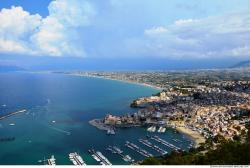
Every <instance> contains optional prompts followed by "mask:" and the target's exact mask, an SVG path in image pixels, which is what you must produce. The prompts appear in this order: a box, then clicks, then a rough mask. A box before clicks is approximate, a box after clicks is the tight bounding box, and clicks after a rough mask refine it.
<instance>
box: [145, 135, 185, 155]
mask: <svg viewBox="0 0 250 168" xmlns="http://www.w3.org/2000/svg"><path fill="white" fill-rule="evenodd" d="M150 138H151V139H153V140H155V141H157V142H159V143H161V144H162V145H165V146H167V147H169V148H171V149H173V150H176V151H178V150H181V148H179V147H177V146H175V145H173V144H171V143H169V142H167V141H165V140H163V139H161V138H160V137H158V136H156V135H155V136H151V137H150Z"/></svg>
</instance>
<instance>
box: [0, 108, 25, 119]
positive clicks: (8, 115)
mask: <svg viewBox="0 0 250 168" xmlns="http://www.w3.org/2000/svg"><path fill="white" fill-rule="evenodd" d="M26 111H27V110H26V109H23V110H19V111H16V112H12V113H9V114H7V115H4V116H2V117H0V120H3V119H5V118H8V117H11V116H13V115H16V114H20V113H24V112H26Z"/></svg>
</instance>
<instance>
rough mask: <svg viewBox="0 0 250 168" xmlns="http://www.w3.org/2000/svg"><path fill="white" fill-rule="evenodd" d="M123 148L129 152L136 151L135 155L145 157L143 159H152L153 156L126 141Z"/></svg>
mask: <svg viewBox="0 0 250 168" xmlns="http://www.w3.org/2000/svg"><path fill="white" fill-rule="evenodd" d="M125 146H126V147H128V148H129V149H131V150H134V151H136V152H137V153H139V154H141V155H142V156H145V157H152V156H153V155H152V154H151V153H149V152H147V151H146V150H144V149H142V148H140V147H138V146H137V145H135V144H133V143H131V142H129V141H126V143H125Z"/></svg>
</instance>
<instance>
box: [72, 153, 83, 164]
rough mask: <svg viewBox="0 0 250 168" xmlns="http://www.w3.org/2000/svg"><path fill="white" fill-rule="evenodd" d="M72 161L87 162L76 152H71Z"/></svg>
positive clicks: (74, 162)
mask: <svg viewBox="0 0 250 168" xmlns="http://www.w3.org/2000/svg"><path fill="white" fill-rule="evenodd" d="M69 159H70V161H72V162H73V164H74V165H86V163H85V162H84V161H83V159H82V157H81V156H80V155H79V154H78V153H76V152H74V153H70V154H69Z"/></svg>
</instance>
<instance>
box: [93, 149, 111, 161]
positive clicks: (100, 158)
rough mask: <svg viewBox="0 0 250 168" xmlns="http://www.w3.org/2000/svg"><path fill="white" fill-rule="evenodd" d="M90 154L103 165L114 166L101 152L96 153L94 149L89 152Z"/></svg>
mask: <svg viewBox="0 0 250 168" xmlns="http://www.w3.org/2000/svg"><path fill="white" fill-rule="evenodd" d="M89 153H90V154H92V157H93V158H94V159H95V160H96V161H97V162H99V163H100V164H101V165H112V163H111V162H110V161H109V160H108V159H107V158H106V157H105V156H104V155H103V154H102V153H101V152H99V151H97V152H96V151H95V150H94V149H91V150H89Z"/></svg>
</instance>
